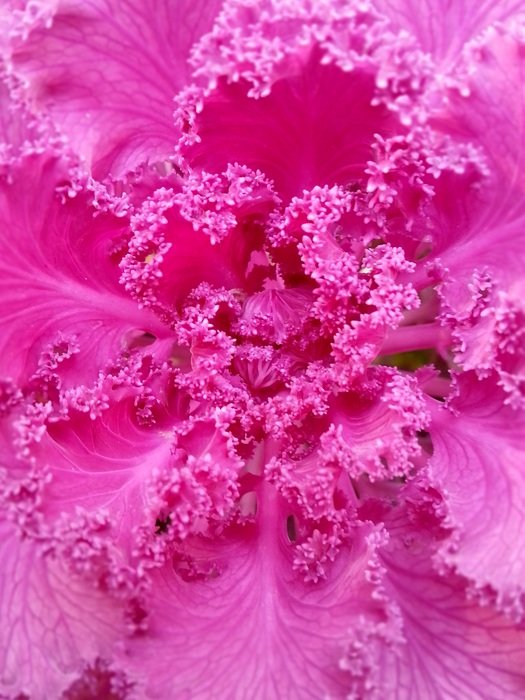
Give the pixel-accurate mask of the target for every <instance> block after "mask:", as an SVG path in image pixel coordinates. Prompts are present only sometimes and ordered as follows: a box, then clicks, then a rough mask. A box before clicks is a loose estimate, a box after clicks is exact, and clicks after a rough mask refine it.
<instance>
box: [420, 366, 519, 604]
mask: <svg viewBox="0 0 525 700" xmlns="http://www.w3.org/2000/svg"><path fill="white" fill-rule="evenodd" d="M503 399H504V393H503V391H502V390H501V389H499V388H498V387H497V386H496V383H495V381H494V377H491V378H489V379H487V380H485V381H479V380H476V378H475V376H474V375H473V373H464V374H462V375H461V376H460V377H459V378H458V389H457V396H455V397H454V399H453V401H452V410H450V409H444V408H441V409H438V410H435V411H434V418H433V422H432V427H431V429H430V433H431V437H432V443H433V446H434V455H433V457H432V460H431V463H430V470H431V475H432V479H433V480H435V482H436V484H437V485H438V487H439V489H440V490H441V492H442V493H443V494H444V498H445V503H446V505H447V508H448V511H449V516H450V525H451V527H453V528H454V530H455V537H454V538H453V539H452V541H451V542H450V543H448V544H444V545H443V548H442V551H441V555H440V556H441V559H442V561H443V562H445V563H446V564H448V565H450V566H452V567H453V568H455V569H456V570H457V571H458V572H459V573H460V574H462V575H463V576H465V577H467V578H468V579H469V580H470V581H471V582H472V585H473V587H474V588H476V589H479V590H480V591H482V592H483V590H484V589H487V590H486V594H487V595H488V596H489V598H491V597H492V598H495V600H496V602H497V604H498V606H499V607H501V608H502V609H505V610H507V611H508V612H510V613H512V614H515V615H517V616H518V617H520V616H521V615H522V614H523V607H522V606H523V578H524V575H525V563H524V562H523V557H521V554H520V552H521V550H522V546H523V545H522V544H521V543H522V542H523V541H524V538H525V516H524V509H525V503H524V497H523V494H524V488H523V483H522V482H523V473H522V471H523V470H522V468H521V465H522V463H523V435H524V434H525V433H524V430H525V423H524V420H525V417H524V415H523V413H522V412H519V411H514V410H512V409H511V408H509V407H505V405H504V400H503ZM490 589H492V593H491V590H490Z"/></svg>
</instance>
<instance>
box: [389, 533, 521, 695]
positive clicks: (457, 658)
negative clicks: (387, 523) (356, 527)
mask: <svg viewBox="0 0 525 700" xmlns="http://www.w3.org/2000/svg"><path fill="white" fill-rule="evenodd" d="M400 535H404V537H400ZM428 550H429V543H428V542H426V541H425V539H424V537H420V533H417V532H413V534H412V536H411V537H410V536H409V535H408V533H407V531H406V529H405V528H403V529H402V530H401V531H398V532H397V533H394V532H393V533H392V543H391V545H389V547H388V549H387V550H385V553H384V556H383V562H384V565H385V568H386V570H387V575H386V580H385V588H386V591H387V593H388V595H389V596H390V597H391V598H392V599H393V600H395V601H396V602H397V604H398V605H399V608H400V613H401V615H402V618H403V635H404V637H405V644H404V645H399V646H398V648H397V653H391V652H390V653H389V651H387V650H386V649H385V650H384V653H382V654H381V653H380V654H378V658H377V662H378V667H379V669H380V684H381V685H382V686H383V690H382V692H381V694H380V695H379V697H380V698H381V699H382V700H383V699H384V700H420V698H425V700H458V698H461V699H462V700H514V698H518V697H520V696H522V695H523V693H524V692H525V673H524V671H523V668H524V662H525V651H524V650H525V631H524V630H523V629H517V628H516V627H515V626H514V625H513V624H512V623H511V622H509V621H508V620H507V619H505V618H504V617H503V616H502V615H500V614H497V613H495V612H494V610H492V609H490V608H479V607H477V606H476V604H475V603H473V602H469V601H468V600H467V599H466V595H465V584H464V582H463V581H462V580H461V579H460V578H459V577H454V576H452V575H450V576H447V577H445V578H441V577H439V576H438V575H437V574H436V573H435V572H434V571H433V570H432V568H431V565H430V558H429V551H428Z"/></svg>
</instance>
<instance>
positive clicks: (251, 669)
mask: <svg viewBox="0 0 525 700" xmlns="http://www.w3.org/2000/svg"><path fill="white" fill-rule="evenodd" d="M257 496H258V501H257V502H258V506H257V509H258V510H257V520H256V522H250V521H248V522H246V523H245V524H244V525H241V524H240V525H237V526H235V527H232V528H230V529H229V530H228V531H226V533H225V535H224V536H223V537H222V538H221V540H220V541H217V542H214V543H212V542H206V541H201V542H199V541H194V542H192V543H191V542H190V543H188V545H187V548H186V550H184V551H183V552H182V553H181V554H179V555H178V557H176V558H175V562H174V564H171V565H170V566H166V567H165V568H164V569H163V570H162V571H161V572H159V574H158V575H156V576H155V579H154V580H155V584H154V588H153V592H152V598H151V606H152V617H151V627H150V630H149V632H148V633H147V634H146V635H145V636H143V637H142V638H137V639H136V640H134V641H131V642H130V643H129V644H127V645H126V648H125V656H124V661H123V662H122V663H123V664H124V666H129V667H130V668H133V669H134V670H135V673H136V675H137V677H139V678H143V677H144V674H145V675H146V677H147V680H146V681H145V685H146V688H147V693H148V695H149V697H159V698H160V697H162V698H165V699H166V700H171V699H172V698H173V700H175V698H188V699H189V698H202V699H204V698H206V697H210V696H213V695H216V696H217V697H228V696H231V695H232V694H233V695H234V696H238V697H239V698H244V697H250V698H254V700H255V699H257V700H259V699H260V700H263V699H264V698H268V697H286V698H290V700H302V699H304V698H318V697H324V696H326V695H328V696H331V697H343V696H344V695H345V693H346V692H347V690H349V689H350V686H351V683H352V679H351V677H350V676H349V674H347V672H346V671H345V670H342V669H341V668H340V667H339V659H340V657H341V653H342V650H343V648H344V642H345V640H346V639H348V638H349V636H350V629H351V626H352V624H353V622H355V620H356V619H357V618H356V615H358V614H359V613H361V614H362V615H363V617H366V618H367V619H368V620H369V622H370V627H371V629H373V628H374V626H375V625H376V624H378V623H380V622H383V621H385V612H384V611H383V609H382V602H381V601H376V600H374V598H373V594H372V591H373V584H371V583H369V582H368V581H367V574H366V571H367V570H370V571H372V569H373V564H372V560H373V557H374V549H375V544H374V543H375V541H374V533H371V532H370V531H369V529H368V532H367V531H366V528H365V529H364V531H360V530H357V531H356V532H355V533H354V537H353V538H352V540H351V542H349V543H348V545H343V549H342V551H341V553H340V554H339V557H338V558H337V560H336V561H335V562H333V563H330V564H329V566H330V569H331V575H330V578H329V579H327V580H326V581H323V582H321V583H317V584H314V583H305V582H304V580H303V579H302V576H301V574H300V573H299V572H296V571H294V570H293V568H292V556H293V551H294V545H293V543H292V542H291V541H290V539H289V537H288V536H287V510H286V505H285V504H284V502H282V501H281V499H280V498H279V497H278V496H277V494H275V492H274V491H273V489H272V488H271V487H268V486H267V485H266V486H265V485H262V487H261V488H260V489H259V490H258V491H257ZM317 534H318V536H319V542H317V544H314V543H312V544H313V548H312V549H311V550H309V551H310V556H311V558H312V560H314V559H316V558H317V557H319V555H320V550H321V549H322V538H321V535H320V533H317ZM315 546H318V547H319V548H320V550H319V551H316V549H315ZM305 556H306V552H305Z"/></svg>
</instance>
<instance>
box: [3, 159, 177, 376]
mask: <svg viewBox="0 0 525 700" xmlns="http://www.w3.org/2000/svg"><path fill="white" fill-rule="evenodd" d="M68 177H69V172H68V171H67V168H65V167H64V165H63V164H62V163H60V161H59V160H57V159H56V158H53V157H48V156H39V155H37V154H35V155H31V156H26V157H25V158H23V159H22V160H21V161H20V162H18V163H17V164H14V165H13V167H12V169H11V173H10V178H9V180H7V181H6V180H4V181H3V182H2V183H1V185H0V221H1V229H2V230H1V233H0V294H1V298H2V309H1V311H0V324H1V328H2V333H1V340H0V348H1V352H0V355H1V359H0V373H1V374H2V375H3V376H4V377H11V378H13V379H15V380H17V381H18V380H19V379H21V380H23V381H27V379H28V378H29V377H30V376H32V375H33V374H35V373H37V374H38V375H39V376H40V375H44V374H49V373H50V372H54V371H55V370H56V372H57V373H58V374H60V375H61V376H62V377H63V378H64V379H66V378H67V380H66V381H67V382H69V385H71V384H79V383H82V381H88V382H89V381H93V380H94V379H95V378H96V376H97V373H98V371H99V369H101V368H103V367H104V366H105V365H106V364H107V363H108V361H110V360H112V359H113V358H115V357H116V356H117V355H118V354H120V352H122V351H123V350H125V349H126V347H127V343H128V339H129V334H130V333H133V332H136V331H137V330H139V331H143V332H146V331H148V332H150V333H153V334H154V335H155V336H156V335H159V334H165V333H166V331H165V330H163V327H162V324H160V322H159V321H158V320H156V319H155V318H154V317H153V316H152V315H151V314H149V313H147V312H144V311H141V310H140V309H139V308H138V307H137V305H136V303H135V302H134V301H133V300H132V299H130V298H128V297H127V296H126V293H125V291H124V289H123V288H122V287H120V285H119V282H118V280H119V268H118V260H119V246H122V245H125V240H126V231H127V229H126V225H125V221H122V220H121V219H117V218H115V217H113V216H111V215H101V216H99V217H97V218H94V214H95V210H94V209H93V208H92V207H91V205H90V202H89V199H88V197H87V196H86V195H84V194H79V195H78V196H76V197H69V196H65V197H63V195H62V194H61V193H60V192H58V191H57V188H58V187H59V186H62V185H63V184H64V183H65V184H66V185H67V183H68ZM121 254H122V253H120V255H121Z"/></svg>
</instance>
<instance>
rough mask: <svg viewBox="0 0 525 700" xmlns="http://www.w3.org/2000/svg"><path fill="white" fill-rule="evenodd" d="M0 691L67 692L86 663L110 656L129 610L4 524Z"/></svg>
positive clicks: (40, 699) (42, 695) (41, 697)
mask: <svg viewBox="0 0 525 700" xmlns="http://www.w3.org/2000/svg"><path fill="white" fill-rule="evenodd" d="M0 532H1V537H0V543H1V544H0V548H1V553H2V577H1V579H0V612H1V617H2V627H1V630H0V640H1V643H0V650H1V651H0V692H2V693H6V694H8V696H9V697H14V696H17V694H18V693H26V694H27V695H28V696H30V697H31V698H34V700H46V699H47V698H51V697H52V698H58V697H61V693H62V691H64V690H65V689H66V688H67V687H68V686H69V685H70V684H71V683H72V682H73V681H74V679H75V678H76V677H77V676H78V675H79V674H80V673H81V672H82V670H83V668H84V665H85V663H86V662H87V663H90V662H93V661H95V660H96V659H97V658H99V657H107V656H109V655H110V652H111V648H112V646H113V644H114V642H115V640H116V639H118V637H119V636H120V635H121V634H122V632H123V630H124V625H123V619H122V610H121V609H119V607H118V606H115V603H114V601H112V600H110V599H109V598H108V597H107V596H105V595H104V594H102V593H101V592H100V591H97V590H94V589H93V587H92V586H90V585H88V584H86V583H84V582H82V581H81V580H79V579H78V578H75V577H72V576H71V574H69V573H66V572H65V571H64V569H63V568H62V566H61V565H60V563H59V562H57V561H53V560H52V559H51V558H49V557H46V558H42V557H41V556H39V553H38V551H37V546H36V545H35V544H34V543H31V542H28V541H25V542H24V541H21V540H20V539H19V538H18V537H17V536H16V535H15V533H14V531H13V529H12V527H11V526H10V525H8V524H6V523H5V522H2V524H1V525H0Z"/></svg>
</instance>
